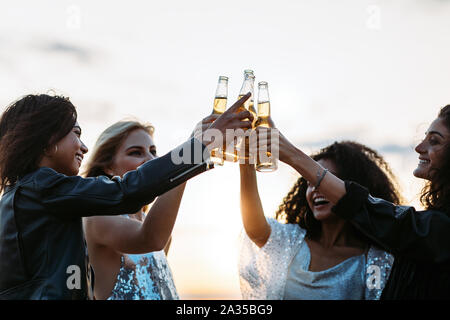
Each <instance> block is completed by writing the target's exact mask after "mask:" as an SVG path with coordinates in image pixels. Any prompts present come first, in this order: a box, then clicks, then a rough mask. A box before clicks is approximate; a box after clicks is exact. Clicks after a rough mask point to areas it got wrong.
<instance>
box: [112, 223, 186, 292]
mask: <svg viewBox="0 0 450 320" xmlns="http://www.w3.org/2000/svg"><path fill="white" fill-rule="evenodd" d="M127 217H128V216H127ZM120 261H121V262H120V270H119V274H118V275H117V280H116V284H115V286H114V289H113V290H112V292H111V296H110V297H109V298H108V300H178V299H179V296H178V293H177V290H176V288H175V284H174V282H173V277H172V272H171V270H170V268H169V264H168V263H167V258H166V254H165V253H164V251H163V250H161V251H154V252H149V253H144V254H122V256H121V259H120Z"/></svg>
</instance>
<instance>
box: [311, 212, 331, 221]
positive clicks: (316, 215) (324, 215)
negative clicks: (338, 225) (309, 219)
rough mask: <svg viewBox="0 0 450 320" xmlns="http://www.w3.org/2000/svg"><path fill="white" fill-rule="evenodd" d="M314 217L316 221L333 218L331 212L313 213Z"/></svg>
mask: <svg viewBox="0 0 450 320" xmlns="http://www.w3.org/2000/svg"><path fill="white" fill-rule="evenodd" d="M313 215H314V218H315V219H316V220H318V221H323V220H327V219H329V218H330V217H331V212H313Z"/></svg>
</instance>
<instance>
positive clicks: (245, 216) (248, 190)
mask: <svg viewBox="0 0 450 320" xmlns="http://www.w3.org/2000/svg"><path fill="white" fill-rule="evenodd" d="M240 171H241V214H242V222H243V224H244V229H245V232H246V233H247V235H248V237H249V238H250V240H252V241H253V242H254V243H255V244H256V245H257V246H258V247H262V246H264V244H265V243H266V242H267V240H268V239H269V236H270V226H269V224H268V223H267V220H266V217H265V216H264V210H263V208H262V205H261V199H260V198H259V194H258V185H257V182H256V171H255V167H254V166H253V165H248V164H241V165H240Z"/></svg>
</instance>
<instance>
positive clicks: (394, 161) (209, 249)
mask: <svg viewBox="0 0 450 320" xmlns="http://www.w3.org/2000/svg"><path fill="white" fill-rule="evenodd" d="M449 39H450V1H446V0H440V1H438V0H397V1H389V0H370V1H368V0H344V1H333V0H328V1H325V0H314V1H303V0H292V1H287V0H278V1H262V0H258V1H256V0H255V1H253V0H252V1H243V0H239V1H237V0H236V1H235V0H229V1H226V2H224V1H212V0H209V1H206V0H205V1H198V0H191V1H180V0H173V1H127V2H119V3H112V2H111V1H106V0H101V1H80V0H73V1H66V0H60V1H42V0H41V1H33V2H31V1H9V2H6V1H1V2H0V106H1V108H2V110H3V108H4V107H6V106H7V105H8V104H9V103H10V102H12V101H13V100H16V99H17V98H18V97H20V96H22V95H24V94H28V93H45V92H48V91H49V90H53V91H54V92H56V93H58V94H63V95H66V96H69V97H70V98H71V101H72V102H73V103H74V104H75V105H76V107H77V110H78V114H79V119H78V121H79V123H80V125H81V126H82V128H83V137H84V142H85V143H86V145H87V146H88V147H89V148H91V149H92V147H93V144H94V142H95V140H96V138H97V137H98V135H99V134H100V132H102V131H103V130H104V129H105V128H106V127H107V126H109V125H111V124H112V123H114V122H116V121H119V120H121V119H123V118H125V117H129V116H134V117H137V118H138V119H141V120H143V121H147V122H151V123H152V124H153V125H154V126H155V128H156V131H155V143H156V146H157V148H158V153H159V154H160V155H162V154H165V153H166V152H168V151H170V150H171V149H173V148H174V147H176V146H178V145H180V144H181V143H183V142H184V141H185V140H186V139H187V138H188V137H189V135H190V134H191V131H192V130H193V129H194V127H195V124H196V123H197V122H198V121H200V120H201V119H202V118H203V117H205V116H207V115H208V114H209V113H210V112H211V111H212V106H213V99H214V93H215V89H216V84H217V80H218V77H219V76H220V75H224V76H228V77H229V78H230V80H229V105H231V102H232V100H233V101H234V100H235V99H236V98H237V96H238V93H239V89H240V86H241V84H242V81H243V70H244V69H253V70H254V71H255V75H256V81H257V82H258V81H263V80H264V81H267V82H268V83H269V92H270V97H271V106H272V115H273V119H274V121H275V123H276V124H277V126H278V128H279V129H280V131H281V132H282V133H283V134H284V135H285V136H287V137H288V138H289V139H290V140H291V141H292V142H293V143H294V144H295V145H297V146H298V147H299V148H301V149H303V150H304V151H305V152H307V153H310V152H314V151H317V150H318V149H319V148H321V147H325V146H326V145H327V144H329V143H332V142H334V141H335V140H342V139H351V140H356V141H358V142H361V143H364V144H367V145H368V146H370V147H372V148H374V149H376V150H378V151H380V153H381V154H382V155H383V156H385V157H386V159H387V160H388V161H389V163H390V164H391V166H392V167H393V170H394V172H395V173H396V174H397V175H398V177H399V179H400V182H401V186H402V190H403V191H404V195H405V197H406V198H407V199H408V200H409V201H410V203H411V204H414V205H418V203H417V193H418V192H419V191H420V189H421V187H422V182H421V181H420V180H418V179H415V178H413V176H412V170H413V169H414V168H415V167H416V165H417V162H418V155H417V154H416V153H415V152H414V146H415V145H416V144H417V143H418V142H419V141H420V139H421V138H422V137H423V136H424V132H425V131H426V129H427V126H428V124H429V123H430V122H431V121H432V120H433V119H434V118H435V117H436V115H437V112H438V110H439V108H440V107H442V106H444V105H446V104H450V59H449V57H450V41H449ZM87 156H89V153H88V154H87ZM297 177H298V176H297V174H296V173H295V172H294V171H293V170H292V169H291V168H289V167H287V166H286V165H284V164H279V169H278V170H277V171H276V172H273V173H258V183H259V189H260V195H261V199H262V202H263V206H264V210H265V213H266V215H267V216H272V215H273V214H274V212H275V210H276V208H277V207H278V205H279V204H280V203H281V201H282V199H283V197H284V196H285V195H286V193H287V192H288V191H289V189H290V187H291V186H292V184H293V183H294V181H295V180H296V179H297ZM241 228H242V223H241V220H240V210H239V168H238V166H237V165H236V164H232V163H226V164H225V165H224V166H223V167H218V168H216V169H214V170H212V171H209V172H206V173H204V174H202V175H200V176H198V177H196V178H194V179H192V180H191V181H189V182H188V184H187V188H186V191H185V194H184V197H183V200H182V203H181V207H180V212H179V218H178V220H177V223H176V225H175V229H174V233H173V241H172V246H171V249H170V252H169V256H168V259H169V263H170V266H171V268H172V271H173V275H174V278H175V284H176V286H177V289H178V291H179V294H180V297H181V298H182V299H196V298H201V299H222V298H224V299H239V298H240V292H239V280H238V273H237V257H238V254H239V252H238V245H237V243H238V235H239V233H240V231H241Z"/></svg>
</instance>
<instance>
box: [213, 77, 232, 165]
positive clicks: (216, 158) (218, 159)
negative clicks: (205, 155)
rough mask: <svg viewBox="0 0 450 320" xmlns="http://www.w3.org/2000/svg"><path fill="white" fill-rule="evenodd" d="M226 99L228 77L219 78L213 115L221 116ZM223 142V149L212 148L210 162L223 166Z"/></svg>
mask: <svg viewBox="0 0 450 320" xmlns="http://www.w3.org/2000/svg"><path fill="white" fill-rule="evenodd" d="M227 97H228V77H225V76H220V77H219V81H218V83H217V88H216V95H215V97H214V107H213V112H212V113H213V114H218V115H220V114H222V113H224V112H225V110H226V108H227ZM225 147H226V145H225V141H224V147H223V148H214V149H213V150H211V158H210V159H211V161H212V162H214V163H215V164H218V165H221V166H222V165H223V161H224V154H223V151H222V150H225Z"/></svg>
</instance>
